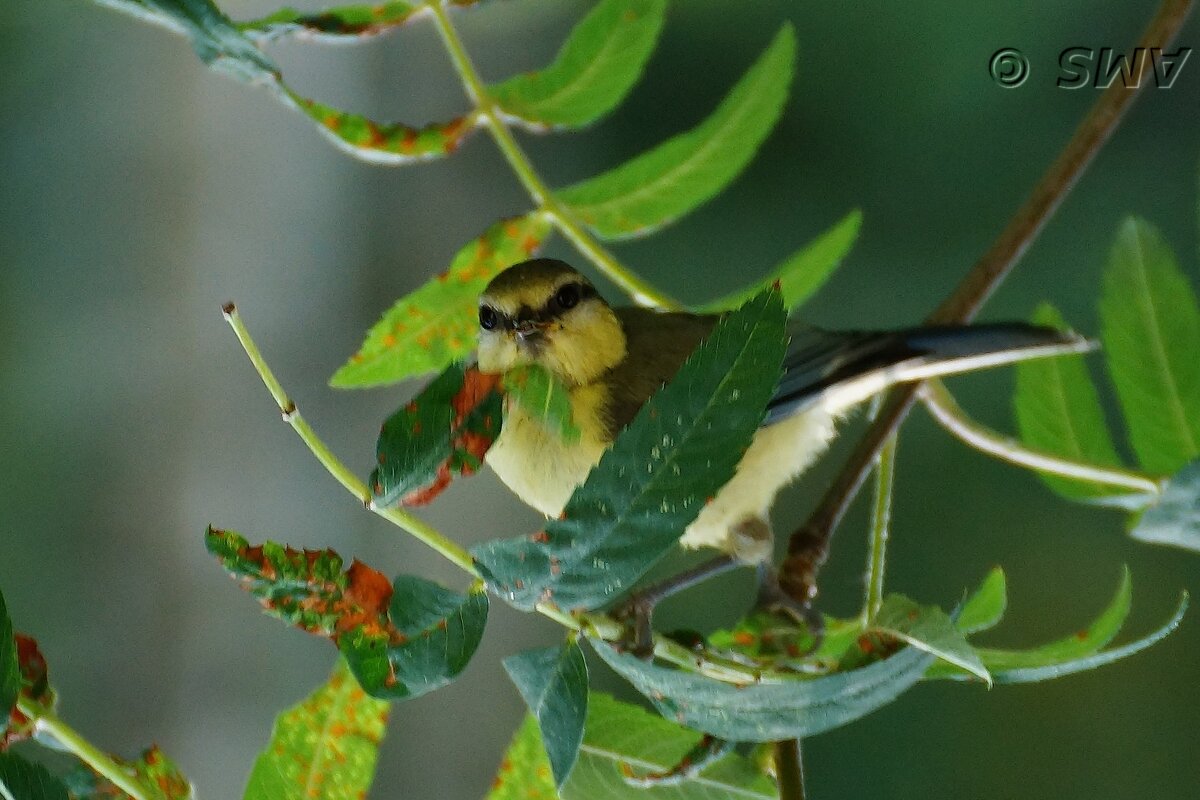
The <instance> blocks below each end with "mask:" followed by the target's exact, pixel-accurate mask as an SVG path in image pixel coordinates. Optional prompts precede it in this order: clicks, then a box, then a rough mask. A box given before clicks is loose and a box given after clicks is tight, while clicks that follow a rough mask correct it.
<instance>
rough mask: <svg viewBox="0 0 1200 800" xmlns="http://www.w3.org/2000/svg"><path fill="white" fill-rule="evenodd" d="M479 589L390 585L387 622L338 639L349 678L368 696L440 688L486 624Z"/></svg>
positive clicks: (411, 579) (407, 582) (402, 580)
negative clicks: (455, 590) (359, 685)
mask: <svg viewBox="0 0 1200 800" xmlns="http://www.w3.org/2000/svg"><path fill="white" fill-rule="evenodd" d="M487 614H488V600H487V595H486V594H484V592H483V587H482V586H475V587H473V588H472V589H471V590H470V591H469V592H467V594H459V593H458V592H454V591H451V590H449V589H446V588H443V587H441V586H438V585H437V584H436V583H433V582H432V581H427V580H425V579H424V578H418V577H415V576H412V575H400V576H398V577H397V578H396V580H395V582H394V583H393V593H392V600H391V604H390V605H389V606H388V619H387V620H386V621H384V620H379V621H378V622H377V623H375V624H364V625H360V626H357V627H355V628H353V629H351V630H348V631H346V632H345V633H344V634H343V635H341V636H340V637H339V638H338V649H339V650H341V651H342V655H344V656H345V657H346V661H347V662H348V663H349V664H350V669H351V670H352V671H353V672H354V677H355V678H357V679H358V682H359V683H361V684H362V686H363V688H364V689H366V690H367V692H368V693H369V694H370V695H371V696H372V697H378V698H382V699H385V700H403V699H407V698H412V697H420V696H421V695H423V694H428V693H429V692H431V691H433V690H434V689H440V688H441V687H443V686H446V685H447V684H449V683H450V682H451V681H453V680H454V679H455V678H457V677H458V676H459V674H460V673H461V672H462V671H463V670H464V669H465V668H466V666H467V664H468V663H469V662H470V661H471V657H472V656H473V655H475V649H476V648H477V647H478V646H479V641H480V639H482V638H483V629H484V627H485V626H486V625H487Z"/></svg>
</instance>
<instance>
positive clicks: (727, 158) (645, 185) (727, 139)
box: [558, 24, 796, 239]
mask: <svg viewBox="0 0 1200 800" xmlns="http://www.w3.org/2000/svg"><path fill="white" fill-rule="evenodd" d="M795 55H796V36H795V33H794V32H793V30H792V27H791V25H790V24H789V25H785V26H784V27H783V29H782V30H780V31H779V34H778V35H777V36H776V37H775V40H774V41H773V42H772V43H771V46H770V47H768V48H767V50H766V52H764V53H763V54H762V56H761V57H760V58H759V59H758V61H757V62H756V63H755V64H754V66H753V67H751V68H750V70H749V71H748V72H747V73H746V74H745V75H744V76H743V77H742V79H741V80H740V81H738V83H737V85H736V86H734V87H733V90H732V91H731V92H730V93H729V95H728V96H727V97H726V98H725V99H724V100H723V101H722V102H721V104H720V105H719V106H718V107H717V109H716V111H714V112H713V113H712V115H711V116H709V117H708V119H706V120H705V121H704V122H702V123H701V124H700V125H699V126H697V127H696V128H693V129H692V130H690V131H688V132H687V133H683V134H680V135H678V136H676V137H674V138H673V139H670V140H668V141H666V142H664V143H662V144H661V145H659V146H657V147H655V148H654V149H652V150H649V151H647V152H645V153H643V154H641V155H640V156H637V157H636V158H634V159H633V160H632V161H629V162H627V163H625V164H622V165H621V166H619V167H617V168H615V169H613V170H611V171H609V172H606V173H604V174H602V175H599V176H596V177H594V178H591V179H589V180H586V181H583V182H582V183H577V184H575V185H574V186H570V187H568V188H566V189H563V190H562V191H560V192H559V193H558V198H559V199H560V200H561V201H562V202H564V203H566V204H567V205H569V206H571V207H572V209H573V210H574V212H575V213H576V214H577V215H578V216H579V218H580V219H582V220H583V221H584V223H586V224H587V225H588V227H590V228H591V229H592V230H593V231H594V232H595V233H596V234H597V235H599V236H601V237H603V238H606V239H621V238H629V237H633V236H639V235H644V234H647V233H650V232H652V231H653V230H654V229H656V228H659V227H661V226H662V225H665V224H667V223H668V222H670V221H672V220H674V219H677V218H678V217H680V216H682V215H684V214H686V213H688V212H689V211H691V210H693V209H695V208H696V207H697V206H699V205H701V204H702V203H704V202H705V201H707V200H709V199H710V198H712V197H713V196H714V195H715V194H717V193H718V192H719V191H721V189H723V188H724V187H725V186H726V184H728V183H729V182H730V181H732V180H733V179H734V178H735V177H737V175H738V174H739V173H740V172H741V171H742V168H743V167H745V166H746V164H747V163H749V161H750V159H751V158H752V157H753V156H754V153H755V152H756V151H757V150H758V147H759V145H761V144H762V142H763V140H764V139H766V138H767V134H768V133H770V132H771V129H772V128H773V127H774V126H775V122H776V120H778V119H779V115H780V113H781V112H782V110H783V104H784V101H785V100H786V99H787V92H788V86H789V85H790V83H791V80H792V72H793V68H794V63H795Z"/></svg>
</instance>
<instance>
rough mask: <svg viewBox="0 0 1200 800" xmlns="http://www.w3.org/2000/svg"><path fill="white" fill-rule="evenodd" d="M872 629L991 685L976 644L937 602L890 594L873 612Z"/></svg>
mask: <svg viewBox="0 0 1200 800" xmlns="http://www.w3.org/2000/svg"><path fill="white" fill-rule="evenodd" d="M871 630H873V631H876V632H880V633H885V634H887V635H889V636H893V637H895V638H897V639H900V640H901V641H903V642H905V643H906V644H909V645H911V646H913V647H915V648H917V649H918V650H924V651H925V652H926V653H930V654H932V655H935V656H937V657H938V659H939V660H941V661H944V662H946V663H947V664H952V665H954V666H956V667H958V668H959V669H963V670H966V671H967V672H969V673H971V674H972V675H974V676H976V677H978V678H979V679H980V680H982V681H984V682H985V683H987V684H988V685H991V682H992V679H991V676H990V675H989V674H988V670H987V668H986V667H985V666H984V665H983V662H982V661H980V659H979V654H978V653H976V652H975V648H973V647H971V645H970V644H969V643H968V642H967V637H966V634H964V633H963V632H962V631H961V630H959V629H958V628H956V627H955V625H954V622H953V621H952V620H951V619H950V616H949V615H948V614H946V612H945V611H942V610H941V609H940V608H938V607H936V606H922V605H918V604H917V603H916V602H914V601H912V600H910V599H909V598H907V597H904V596H903V595H898V594H893V595H889V596H888V597H886V598H884V601H883V605H882V606H880V608H879V612H878V613H877V614H876V615H875V619H874V621H873V622H872V624H871Z"/></svg>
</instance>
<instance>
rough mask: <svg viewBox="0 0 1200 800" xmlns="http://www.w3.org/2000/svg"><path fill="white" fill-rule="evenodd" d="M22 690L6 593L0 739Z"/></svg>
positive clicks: (1, 616)
mask: <svg viewBox="0 0 1200 800" xmlns="http://www.w3.org/2000/svg"><path fill="white" fill-rule="evenodd" d="M20 692H21V668H20V666H19V665H18V663H17V641H16V639H14V638H13V628H12V620H10V619H9V618H8V607H7V606H6V605H5V604H4V595H3V594H0V741H3V737H4V732H5V731H6V730H8V720H9V717H10V716H11V714H12V712H13V709H14V707H15V706H16V705H17V696H18V695H19V694H20Z"/></svg>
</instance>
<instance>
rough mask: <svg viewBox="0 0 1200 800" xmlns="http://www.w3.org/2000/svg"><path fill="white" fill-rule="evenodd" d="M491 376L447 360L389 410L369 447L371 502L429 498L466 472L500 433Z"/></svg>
mask: <svg viewBox="0 0 1200 800" xmlns="http://www.w3.org/2000/svg"><path fill="white" fill-rule="evenodd" d="M498 381H499V379H498V378H497V376H495V375H485V374H483V373H482V372H480V371H479V370H478V369H476V368H474V367H464V366H463V365H462V364H451V365H450V366H449V367H447V368H446V370H445V371H444V372H443V373H442V374H441V375H439V376H438V377H436V378H434V379H433V380H432V381H431V382H430V383H429V385H428V386H426V387H425V389H424V390H423V391H422V392H421V393H420V394H418V395H417V396H416V397H414V398H413V399H412V400H410V401H409V402H408V403H406V404H405V405H404V406H402V407H401V408H400V409H399V410H398V411H396V413H394V414H392V416H390V417H389V418H388V420H387V422H385V423H384V424H383V428H382V429H381V430H380V432H379V441H378V443H377V444H376V446H375V454H376V460H377V461H378V464H379V465H378V466H377V467H376V468H375V471H374V472H372V473H371V479H370V483H371V491H372V492H373V493H374V495H375V504H376V505H377V506H382V507H387V506H391V505H395V504H396V503H400V504H402V505H406V506H416V505H423V504H425V503H428V502H430V501H431V500H433V498H435V497H436V496H437V495H438V494H440V493H441V491H442V490H443V489H445V488H446V486H448V485H449V484H450V481H451V479H452V477H453V476H454V475H471V474H473V473H474V472H476V471H477V470H478V469H479V467H480V465H481V464H482V463H483V456H484V454H485V453H487V451H488V448H490V447H491V445H492V442H494V441H495V440H496V437H497V436H498V435H499V434H500V426H501V422H502V418H503V400H502V398H501V396H500V393H499V392H498V391H497V389H496V386H497V383H498Z"/></svg>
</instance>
